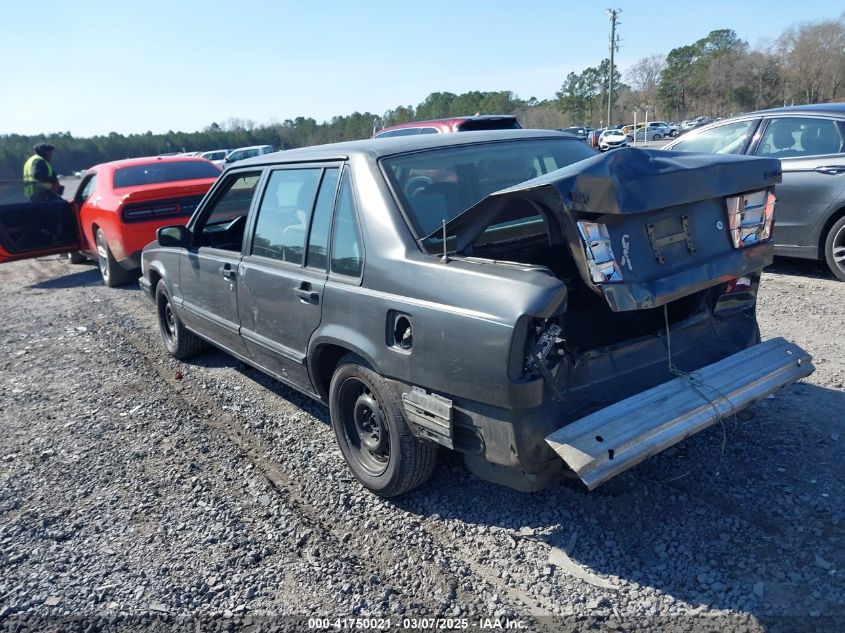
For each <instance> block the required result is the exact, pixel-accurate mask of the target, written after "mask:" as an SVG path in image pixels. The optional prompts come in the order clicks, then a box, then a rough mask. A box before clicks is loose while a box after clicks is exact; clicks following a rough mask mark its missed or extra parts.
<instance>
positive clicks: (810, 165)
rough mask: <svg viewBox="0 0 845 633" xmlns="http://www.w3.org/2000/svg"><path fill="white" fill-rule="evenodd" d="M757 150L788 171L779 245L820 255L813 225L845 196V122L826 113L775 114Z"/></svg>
mask: <svg viewBox="0 0 845 633" xmlns="http://www.w3.org/2000/svg"><path fill="white" fill-rule="evenodd" d="M754 154H755V155H756V156H766V157H770V158H778V159H780V164H781V169H782V170H783V181H782V182H781V184H779V185H778V186H777V187H776V188H775V192H776V193H777V198H778V210H777V220H776V226H775V241H776V242H777V245H778V247H781V248H790V247H802V246H803V247H807V248H808V249H811V250H813V252H812V253H808V254H810V255H812V256H813V257H815V256H816V255H817V252H818V251H817V249H818V240H817V239H816V238H815V237H813V236H812V234H811V232H812V229H813V228H814V227H815V226H817V225H818V224H819V222H820V221H822V220H823V219H825V218H827V217H828V216H829V213H830V212H831V211H833V210H834V209H835V208H839V205H841V204H842V201H843V199H845V122H843V121H838V120H836V119H831V118H827V117H820V116H801V117H786V116H784V117H773V118H771V119H769V120H768V121H767V125H766V128H765V131H764V132H763V134H762V136H761V138H760V141H759V143H758V144H757V147H756V148H755V150H754ZM784 254H789V253H787V252H785V253H784ZM793 254H795V255H799V254H800V250H796V252H794V253H793Z"/></svg>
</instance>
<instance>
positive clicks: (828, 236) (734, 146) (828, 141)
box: [664, 103, 845, 281]
mask: <svg viewBox="0 0 845 633" xmlns="http://www.w3.org/2000/svg"><path fill="white" fill-rule="evenodd" d="M664 149H667V150H675V151H682V152H709V153H716V154H746V155H748V156H763V157H767V158H778V159H780V163H781V169H782V171H783V181H782V182H781V183H780V184H779V185H778V186H777V197H778V219H777V226H776V228H775V233H774V238H775V254H776V255H784V256H788V257H800V258H804V259H815V260H821V261H825V262H826V263H827V265H828V266H829V267H830V270H831V272H833V274H834V276H835V277H836V278H837V279H839V280H840V281H845V103H828V104H815V105H802V106H793V107H788V108H776V109H773V110H761V111H759V112H752V113H750V114H744V115H742V116H737V117H733V118H731V119H722V120H719V121H716V122H714V123H711V124H710V125H706V126H703V127H701V128H698V129H696V130H693V131H691V132H689V133H687V134H685V135H684V136H683V137H681V138H680V139H678V140H677V141H673V142H671V143H669V144H668V145H666V147H665V148H664Z"/></svg>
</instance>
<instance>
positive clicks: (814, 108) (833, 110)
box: [732, 103, 845, 118]
mask: <svg viewBox="0 0 845 633" xmlns="http://www.w3.org/2000/svg"><path fill="white" fill-rule="evenodd" d="M809 113H813V114H838V115H845V103H807V104H804V105H797V106H786V107H784V108H771V109H769V110H756V111H754V112H746V113H744V114H742V115H737V116H755V115H756V116H759V115H768V114H809ZM732 118H737V117H732Z"/></svg>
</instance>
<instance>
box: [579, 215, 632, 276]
mask: <svg viewBox="0 0 845 633" xmlns="http://www.w3.org/2000/svg"><path fill="white" fill-rule="evenodd" d="M578 231H579V232H580V233H581V240H582V241H583V242H584V254H585V255H586V256H587V266H588V268H589V269H590V277H591V278H592V280H593V281H594V282H595V283H597V284H600V283H613V282H619V281H622V270H621V269H620V268H619V264H617V263H616V258H615V257H614V256H613V248H612V247H611V245H610V235H609V234H608V232H607V227H606V226H605V225H604V224H599V223H598V222H583V221H582V222H578Z"/></svg>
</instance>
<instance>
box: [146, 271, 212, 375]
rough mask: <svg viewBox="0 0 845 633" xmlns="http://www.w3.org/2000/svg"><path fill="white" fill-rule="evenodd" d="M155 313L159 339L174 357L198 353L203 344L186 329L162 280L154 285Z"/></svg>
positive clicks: (184, 356) (186, 356) (185, 356)
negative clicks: (159, 333) (159, 334)
mask: <svg viewBox="0 0 845 633" xmlns="http://www.w3.org/2000/svg"><path fill="white" fill-rule="evenodd" d="M156 313H157V315H158V329H159V332H161V340H162V341H163V342H164V346H165V347H166V348H167V351H168V352H170V355H171V356H173V357H174V358H180V359H181V358H189V357H191V356H195V355H196V354H198V353H199V352H200V351H201V350H202V349H203V347H204V346H205V344H204V343H203V341H202V339H201V338H199V337H198V336H197V335H196V334H194V333H193V332H191V331H190V330H188V329H187V328H186V327H185V326H184V324H183V323H182V321H181V319H179V316H178V315H177V314H176V312H175V311H174V310H173V302H172V301H171V299H170V293H169V292H168V291H167V286H166V285H165V283H164V281H163V280H162V281H159V282H158V285H157V286H156Z"/></svg>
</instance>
